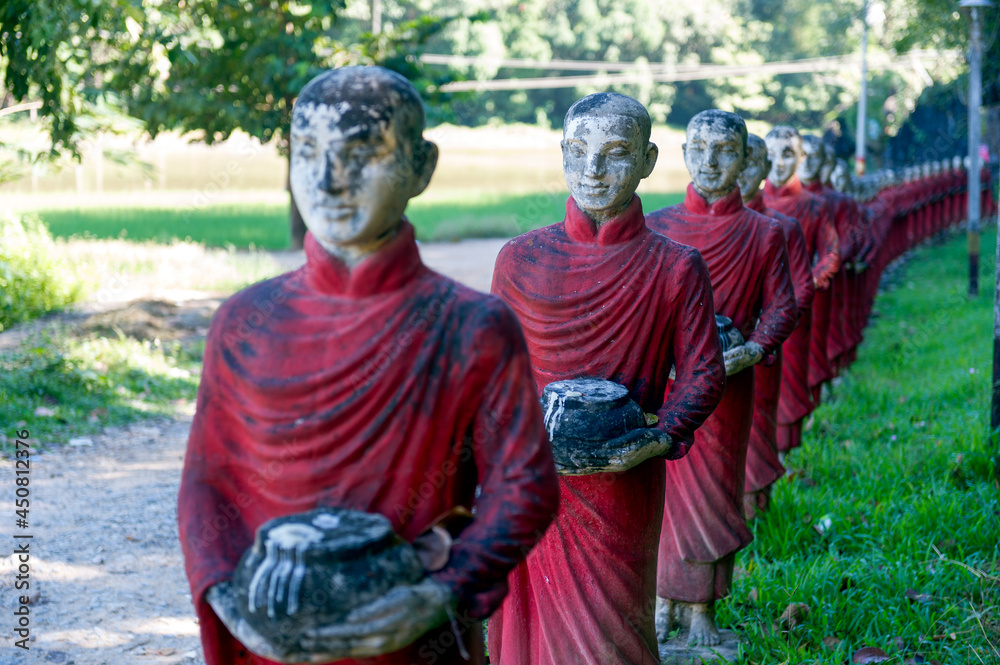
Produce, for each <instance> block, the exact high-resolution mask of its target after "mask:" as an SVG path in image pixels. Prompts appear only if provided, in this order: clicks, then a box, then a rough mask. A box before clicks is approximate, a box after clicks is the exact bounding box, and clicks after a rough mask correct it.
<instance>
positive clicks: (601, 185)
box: [562, 92, 659, 224]
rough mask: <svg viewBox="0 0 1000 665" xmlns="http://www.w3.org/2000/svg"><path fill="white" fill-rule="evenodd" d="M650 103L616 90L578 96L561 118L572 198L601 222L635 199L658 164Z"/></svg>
mask: <svg viewBox="0 0 1000 665" xmlns="http://www.w3.org/2000/svg"><path fill="white" fill-rule="evenodd" d="M650 129H651V122H650V119H649V113H648V112H647V111H646V107H644V106H643V105H642V104H640V103H639V102H637V101H636V100H634V99H632V98H631V97H627V96H625V95H620V94H618V93H616V92H599V93H596V94H593V95H587V96H586V97H584V98H583V99H578V100H577V101H576V103H574V104H573V105H572V106H571V107H569V110H568V111H567V112H566V118H565V119H564V121H563V140H562V153H563V175H564V176H565V177H566V185H567V186H568V187H569V191H570V194H572V195H573V200H574V201H576V204H577V205H578V206H579V207H580V209H581V210H583V211H584V212H585V213H587V214H588V215H590V217H591V218H592V219H594V221H596V222H597V223H598V224H600V223H602V222H606V221H607V220H609V219H611V218H612V217H614V216H615V215H617V214H618V213H620V212H621V211H622V210H624V209H625V208H626V207H627V206H628V204H629V203H630V202H631V201H632V195H633V194H635V189H636V187H638V186H639V181H641V180H642V179H643V178H645V177H647V176H648V175H649V174H650V173H652V171H653V167H654V166H655V165H656V157H657V155H658V154H659V152H658V149H657V147H656V146H655V145H654V144H652V143H650V142H649V134H650Z"/></svg>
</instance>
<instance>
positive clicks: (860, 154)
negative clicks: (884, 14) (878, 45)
mask: <svg viewBox="0 0 1000 665" xmlns="http://www.w3.org/2000/svg"><path fill="white" fill-rule="evenodd" d="M861 20H862V21H863V22H864V31H863V32H862V34H861V96H860V97H859V98H858V134H857V146H856V148H855V150H854V172H855V173H857V174H858V175H864V174H865V147H866V146H865V140H866V135H867V133H868V132H867V131H866V128H867V125H868V0H865V4H864V7H863V8H862V9H861Z"/></svg>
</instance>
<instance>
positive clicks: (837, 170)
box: [830, 159, 852, 193]
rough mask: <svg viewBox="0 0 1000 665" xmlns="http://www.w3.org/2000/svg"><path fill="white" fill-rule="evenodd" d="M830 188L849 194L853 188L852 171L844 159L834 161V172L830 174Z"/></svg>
mask: <svg viewBox="0 0 1000 665" xmlns="http://www.w3.org/2000/svg"><path fill="white" fill-rule="evenodd" d="M830 186H831V187H833V188H834V189H835V190H837V191H838V192H845V193H849V192H850V191H851V189H852V187H851V170H850V167H848V166H847V162H845V161H844V160H843V159H837V160H834V164H833V171H832V172H831V173H830Z"/></svg>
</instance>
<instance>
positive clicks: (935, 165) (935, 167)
mask: <svg viewBox="0 0 1000 665" xmlns="http://www.w3.org/2000/svg"><path fill="white" fill-rule="evenodd" d="M931 173H932V174H934V175H937V174H939V173H941V162H939V161H938V160H936V159H935V160H934V161H933V162H931Z"/></svg>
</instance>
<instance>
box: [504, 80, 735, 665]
mask: <svg viewBox="0 0 1000 665" xmlns="http://www.w3.org/2000/svg"><path fill="white" fill-rule="evenodd" d="M563 128H564V129H563V141H562V152H563V171H564V173H565V176H566V184H567V186H568V187H569V191H570V198H569V199H568V200H567V202H566V216H565V218H564V219H563V221H561V222H559V223H558V224H554V225H552V226H548V227H545V228H542V229H538V230H536V231H531V232H529V233H526V234H524V235H521V236H518V237H516V238H514V239H513V240H511V241H510V242H508V243H507V244H506V245H505V246H504V248H503V249H502V250H501V251H500V255H499V256H498V257H497V261H496V269H495V271H494V274H493V292H494V293H496V294H497V295H499V296H500V297H501V298H503V300H505V301H506V302H507V303H508V304H510V306H511V307H512V308H513V309H514V312H515V313H516V314H517V317H518V319H519V320H520V321H521V325H522V326H523V328H524V333H525V337H526V338H527V341H528V350H529V352H530V354H531V361H532V366H533V368H534V373H535V387H536V395H541V394H542V390H543V388H544V387H545V386H546V385H548V384H550V383H551V382H553V381H559V380H570V379H578V378H581V377H587V378H592V379H602V380H607V381H612V382H615V383H617V384H620V385H621V386H623V387H624V388H625V389H627V390H628V394H629V396H630V397H631V398H632V399H633V400H634V401H635V402H637V403H638V405H639V406H640V407H641V408H642V410H643V411H645V412H646V413H649V414H655V415H656V418H653V419H651V420H655V421H656V424H655V426H653V427H649V428H640V429H635V430H632V431H631V432H630V433H628V434H626V435H624V436H623V437H622V438H621V440H618V441H616V442H615V444H616V445H617V446H618V447H619V448H620V450H621V451H622V452H621V454H619V455H617V456H616V457H617V459H616V460H615V461H614V463H613V464H610V465H601V464H596V465H595V466H594V467H593V468H592V469H589V470H587V469H579V468H575V469H572V471H571V473H572V474H573V475H569V470H567V473H566V475H562V476H561V478H560V488H561V503H560V508H559V514H558V515H557V516H556V519H555V521H554V522H553V524H552V526H551V527H550V528H549V530H548V532H547V533H546V534H545V537H544V538H543V539H542V540H541V542H540V543H539V544H538V546H537V547H536V548H535V549H534V550H532V552H531V553H530V554H529V555H528V558H527V559H526V560H525V562H524V563H523V564H521V565H519V566H518V567H517V568H516V569H515V570H514V572H513V573H512V574H511V575H510V577H509V580H508V581H509V584H510V593H509V594H508V596H507V598H506V600H505V601H504V603H503V605H502V606H501V608H500V611H498V612H497V613H496V614H494V615H493V617H492V618H491V619H490V627H489V652H490V661H491V662H492V663H494V664H499V665H525V664H527V663H530V664H531V665H566V664H567V663H574V665H658V664H659V663H660V659H659V657H658V655H657V642H656V634H655V630H654V624H653V610H654V594H655V582H656V541H657V538H658V536H659V532H660V519H661V514H662V512H663V501H662V500H654V498H656V497H662V496H663V493H664V490H665V488H666V485H665V484H664V461H663V460H664V459H667V460H677V459H679V458H682V457H683V456H684V455H685V454H687V453H688V450H689V448H690V446H691V443H692V440H693V438H694V432H695V430H696V429H697V428H698V427H699V426H700V425H701V423H702V422H704V420H705V418H706V417H708V414H709V413H711V412H712V410H713V409H714V408H715V406H716V404H718V402H719V399H720V397H721V395H722V390H723V385H724V383H725V367H724V364H723V361H722V352H721V344H720V341H719V334H718V329H717V327H716V323H715V309H714V308H713V307H712V295H711V293H712V286H711V282H710V280H709V276H708V270H707V268H706V266H705V262H704V261H703V260H702V258H701V257H700V256H699V255H698V252H696V251H695V250H693V249H691V248H690V247H685V246H684V245H680V244H678V243H675V242H673V241H671V240H668V239H667V238H664V237H663V236H661V235H659V234H657V233H654V232H653V231H651V230H650V229H649V228H648V227H647V226H646V221H647V220H646V218H645V217H644V216H643V212H642V202H641V201H640V200H639V197H638V196H636V195H635V189H636V187H637V186H638V184H639V182H640V181H641V180H642V179H643V178H645V177H646V176H648V175H649V174H650V172H651V171H652V170H653V166H654V164H655V163H656V157H657V148H656V146H655V145H654V144H652V143H650V141H649V136H650V119H649V115H648V113H647V112H646V109H645V108H644V107H643V106H642V104H640V103H639V102H637V101H636V100H634V99H632V98H630V97H626V96H624V95H620V94H616V93H599V94H594V95H589V96H587V97H584V98H583V99H580V100H578V101H577V102H576V103H575V104H573V106H571V107H570V109H569V111H567V113H566V118H565V122H564V125H563ZM671 365H673V366H675V367H676V378H675V380H674V381H673V384H672V385H670V386H669V387H668V375H669V373H670V368H671ZM674 463H676V462H668V463H667V466H669V465H670V464H674Z"/></svg>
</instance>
